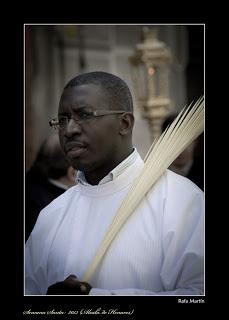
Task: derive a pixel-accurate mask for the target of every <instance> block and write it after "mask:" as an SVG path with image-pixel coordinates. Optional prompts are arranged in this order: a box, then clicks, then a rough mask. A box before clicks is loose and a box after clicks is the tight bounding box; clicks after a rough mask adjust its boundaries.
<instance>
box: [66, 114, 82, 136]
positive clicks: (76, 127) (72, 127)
mask: <svg viewBox="0 0 229 320" xmlns="http://www.w3.org/2000/svg"><path fill="white" fill-rule="evenodd" d="M81 131H82V129H81V125H80V124H79V122H78V121H76V120H74V119H72V118H71V119H69V121H68V124H67V126H66V130H65V135H67V136H71V135H73V134H80V133H81Z"/></svg>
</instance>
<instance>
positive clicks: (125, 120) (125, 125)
mask: <svg viewBox="0 0 229 320" xmlns="http://www.w3.org/2000/svg"><path fill="white" fill-rule="evenodd" d="M133 126H134V115H133V113H131V112H126V113H124V114H123V115H121V117H120V127H119V133H120V135H122V136H125V135H127V134H129V133H131V132H132V129H133Z"/></svg>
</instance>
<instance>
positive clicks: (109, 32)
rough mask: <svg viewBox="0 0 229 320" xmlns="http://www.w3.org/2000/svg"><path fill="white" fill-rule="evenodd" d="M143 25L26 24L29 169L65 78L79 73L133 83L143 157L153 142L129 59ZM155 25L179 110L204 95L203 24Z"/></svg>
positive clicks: (137, 143)
mask: <svg viewBox="0 0 229 320" xmlns="http://www.w3.org/2000/svg"><path fill="white" fill-rule="evenodd" d="M142 27H143V25H26V26H25V75H26V87H25V89H26V101H25V120H26V121H25V122H26V123H25V153H26V154H25V159H26V169H28V168H29V167H30V165H31V163H32V161H33V160H34V157H35V155H36V152H37V149H38V148H39V146H40V143H41V142H42V141H43V139H45V138H46V137H47V135H48V134H49V133H50V131H51V128H50V127H49V124H48V121H49V120H50V119H51V118H53V117H55V116H56V115H57V110H58V103H59V99H60V96H61V93H62V89H63V87H64V85H65V84H66V82H67V81H69V80H70V79H71V78H73V77H74V76H76V75H77V74H78V73H81V72H88V71H96V70H97V71H98V70H100V71H107V72H111V73H114V74H116V75H117V76H119V77H121V78H122V79H124V80H125V81H126V82H127V84H128V85H129V87H130V90H131V92H132V94H133V98H134V102H135V118H136V121H135V127H134V132H133V142H134V145H135V146H137V148H138V150H139V152H140V154H141V155H142V157H144V155H145V154H146V152H147V150H148V148H149V146H150V144H151V142H152V141H151V138H150V133H149V129H148V124H147V122H146V120H145V119H143V118H142V117H141V113H140V112H139V110H138V108H137V105H136V100H135V95H134V90H133V83H132V80H131V76H130V65H129V62H128V58H129V56H130V55H132V53H133V52H134V50H135V47H136V44H137V43H139V42H140V41H141V40H140V35H141V29H142ZM157 27H158V29H159V39H160V40H162V41H164V42H165V43H166V44H167V45H168V46H169V47H170V49H171V51H172V55H173V62H172V64H171V68H170V69H171V70H170V97H171V106H172V108H173V109H174V110H177V111H179V110H180V109H181V108H182V107H183V106H184V105H185V104H186V103H189V102H190V99H196V98H198V96H199V95H200V94H202V93H203V43H204V38H203V35H204V33H203V31H204V26H203V25H198V26H196V25H190V26H185V25H159V26H157ZM190 52H191V53H192V55H191V56H190ZM200 53H201V54H202V55H201V54H200ZM193 57H194V59H193ZM201 59H202V60H201ZM196 79H199V80H198V81H196ZM190 88H191V89H190Z"/></svg>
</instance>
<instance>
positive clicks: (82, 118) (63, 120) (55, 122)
mask: <svg viewBox="0 0 229 320" xmlns="http://www.w3.org/2000/svg"><path fill="white" fill-rule="evenodd" d="M125 112H126V111H124V110H95V111H80V112H79V113H78V114H77V115H75V116H74V117H73V116H62V115H60V116H59V117H58V118H55V119H52V120H50V121H49V125H50V126H51V127H52V128H54V129H56V130H64V129H66V128H67V126H68V123H69V121H70V119H73V120H74V121H75V122H77V123H78V124H80V125H82V124H84V123H85V122H86V121H88V120H92V119H94V118H97V117H101V116H107V115H111V114H121V113H125Z"/></svg>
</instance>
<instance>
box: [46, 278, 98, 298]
mask: <svg viewBox="0 0 229 320" xmlns="http://www.w3.org/2000/svg"><path fill="white" fill-rule="evenodd" d="M91 288H92V287H91V285H90V284H89V283H87V282H80V281H78V280H77V277H76V276H75V275H74V274H71V275H70V276H68V277H67V278H66V279H65V280H64V281H61V282H57V283H55V284H53V285H51V286H50V287H48V291H47V293H46V294H47V295H68V294H69V295H88V294H89V291H90V290H91Z"/></svg>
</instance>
